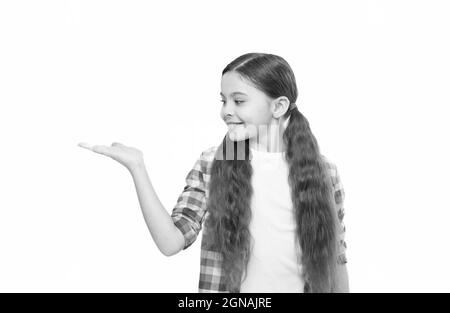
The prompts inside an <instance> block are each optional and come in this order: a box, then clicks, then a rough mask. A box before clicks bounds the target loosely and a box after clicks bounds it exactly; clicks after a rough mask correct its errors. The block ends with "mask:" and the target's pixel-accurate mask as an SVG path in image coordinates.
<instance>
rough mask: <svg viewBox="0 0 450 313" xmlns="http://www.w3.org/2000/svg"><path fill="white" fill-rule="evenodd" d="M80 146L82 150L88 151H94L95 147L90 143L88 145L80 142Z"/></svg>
mask: <svg viewBox="0 0 450 313" xmlns="http://www.w3.org/2000/svg"><path fill="white" fill-rule="evenodd" d="M78 146H80V147H81V148H85V149H88V150H92V147H93V145H91V144H88V143H86V142H80V143H79V144H78Z"/></svg>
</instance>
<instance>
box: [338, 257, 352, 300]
mask: <svg viewBox="0 0 450 313" xmlns="http://www.w3.org/2000/svg"><path fill="white" fill-rule="evenodd" d="M336 292H338V293H339V292H340V293H349V292H350V289H349V285H348V272H347V265H346V264H338V265H337V286H336Z"/></svg>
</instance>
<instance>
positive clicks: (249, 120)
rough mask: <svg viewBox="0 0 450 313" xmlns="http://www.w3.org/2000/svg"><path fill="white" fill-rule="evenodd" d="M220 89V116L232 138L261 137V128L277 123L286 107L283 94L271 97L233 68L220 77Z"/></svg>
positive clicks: (286, 101)
mask: <svg viewBox="0 0 450 313" xmlns="http://www.w3.org/2000/svg"><path fill="white" fill-rule="evenodd" d="M221 89H222V91H221V92H220V95H221V97H222V103H223V105H222V108H221V111H220V116H221V118H222V119H223V120H224V121H225V123H226V124H227V126H228V135H229V138H230V139H231V140H233V141H241V140H245V139H247V138H249V139H251V140H252V139H255V138H256V137H257V136H259V137H261V136H264V135H263V134H262V133H263V132H261V130H267V129H268V128H269V126H270V125H271V124H274V122H275V123H276V122H277V121H278V119H279V117H281V116H282V115H283V114H284V113H285V112H286V110H287V108H288V106H289V100H288V99H287V98H286V97H280V98H278V99H275V100H274V99H271V98H269V97H267V96H266V94H264V93H263V92H262V91H260V90H259V89H257V88H255V87H253V85H251V84H250V83H248V82H247V81H244V80H243V78H242V77H241V76H240V75H239V74H238V73H236V72H234V71H230V72H227V73H225V74H224V75H223V76H222V81H221Z"/></svg>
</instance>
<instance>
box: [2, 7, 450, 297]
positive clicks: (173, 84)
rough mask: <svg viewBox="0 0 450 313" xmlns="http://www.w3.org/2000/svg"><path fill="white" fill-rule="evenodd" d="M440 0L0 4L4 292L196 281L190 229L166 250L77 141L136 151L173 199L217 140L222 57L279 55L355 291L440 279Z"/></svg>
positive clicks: (444, 174)
mask: <svg viewBox="0 0 450 313" xmlns="http://www.w3.org/2000/svg"><path fill="white" fill-rule="evenodd" d="M449 13H450V5H449V4H448V2H447V1H429V0H427V1H411V0H408V1H392V0H390V1H361V0H355V1H317V0H315V1H281V0H278V1H273V0H272V1H262V0H257V1H256V0H255V1H232V0H228V1H220V2H219V1H211V0H208V1H206V0H205V1H194V0H190V1H75V0H73V1H2V2H0V108H1V109H0V145H1V154H0V155H1V162H0V190H1V193H0V254H1V255H0V290H1V291H3V292H16V291H19V292H55V291H56V292H66V291H67V292H68V291H75V292H77V291H79V292H104V291H106V292H109V291H111V292H112V291H114V292H132V291H133V292H135V291H137V292H197V284H198V273H199V267H200V264H199V262H200V237H199V238H198V239H197V241H196V242H195V243H194V245H192V246H191V247H190V248H189V249H187V250H184V251H182V252H180V253H179V254H177V255H175V256H172V257H165V256H164V255H162V254H161V253H160V252H159V250H158V248H157V247H156V245H155V244H154V242H153V240H152V238H151V236H150V233H149V231H148V229H147V227H146V225H145V222H144V219H143V217H142V213H141V210H140V207H139V202H138V199H137V196H136V191H135V189H134V185H133V181H132V179H131V176H130V174H129V173H128V171H127V170H126V169H125V168H124V167H123V166H122V165H120V164H119V163H117V162H115V161H114V160H112V159H110V158H108V157H105V156H103V155H100V154H95V153H93V152H91V151H88V150H85V149H82V148H80V147H78V146H77V144H78V142H82V141H84V142H88V143H91V144H107V145H109V144H111V143H112V142H113V141H119V142H122V143H124V144H126V145H130V146H134V147H137V148H139V149H141V150H142V151H143V152H144V157H145V162H146V166H147V169H148V171H149V175H150V178H151V180H152V183H153V185H154V186H155V189H156V192H157V194H158V196H159V197H160V199H161V201H162V203H163V204H164V206H165V208H166V210H167V211H168V212H169V213H170V212H171V210H172V208H173V206H174V205H175V203H176V201H177V197H178V195H179V194H180V193H181V191H182V189H183V187H184V183H185V182H184V179H185V176H186V175H187V173H188V171H189V170H190V169H191V167H192V166H193V164H194V162H195V160H196V159H197V157H198V156H199V155H200V153H201V152H202V151H203V150H205V149H206V148H209V147H211V146H214V145H217V144H218V143H220V140H222V138H223V136H224V134H225V132H226V127H225V124H224V123H223V121H222V120H221V119H220V117H219V110H220V106H221V105H222V104H221V102H220V96H219V92H220V78H221V71H222V69H223V68H224V67H225V66H226V65H227V64H228V63H229V62H231V61H232V60H233V59H234V58H236V57H238V56H239V55H241V54H244V53H247V52H266V53H273V54H277V55H280V56H282V57H283V58H285V59H286V60H287V61H288V62H289V64H290V65H291V67H292V68H293V70H294V73H295V75H296V79H297V83H298V88H299V98H298V101H297V104H298V106H299V109H300V110H301V111H302V112H303V114H304V115H305V116H306V117H307V118H308V120H309V122H310V126H311V129H312V131H313V133H314V134H315V136H316V138H317V140H318V142H319V145H320V148H321V152H322V153H323V154H325V155H326V156H327V157H328V158H329V159H331V160H332V161H333V162H334V163H335V164H336V165H337V166H338V169H339V172H340V175H341V179H342V183H343V185H344V188H345V192H346V199H345V212H346V215H345V218H344V222H345V225H346V229H347V233H346V241H347V246H348V250H347V258H348V263H347V267H348V271H349V278H350V291H351V292H433V291H436V292H449V291H450V287H449V284H448V281H449V280H450V268H449V266H448V264H450V251H449V244H448V240H449V239H450V226H449V225H450V214H449V209H450V207H449V197H448V194H449V190H448V188H449V177H450V176H449V174H450V171H449V165H448V164H449V148H448V138H447V137H448V134H449V126H448V121H447V120H448V114H446V113H447V112H448V109H447V108H448V105H449V104H450V103H449V100H450V96H449V86H450V74H449V73H450V61H449V60H450V58H449V57H448V56H449V55H450V43H449V38H450V37H449V30H450V20H449V19H448V17H449Z"/></svg>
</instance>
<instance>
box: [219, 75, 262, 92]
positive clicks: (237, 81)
mask: <svg viewBox="0 0 450 313" xmlns="http://www.w3.org/2000/svg"><path fill="white" fill-rule="evenodd" d="M220 87H221V89H222V91H221V92H220V94H221V95H222V96H233V95H249V94H251V93H254V92H255V89H256V88H254V87H253V86H252V85H251V84H249V83H248V82H247V81H246V80H244V79H243V78H242V77H241V76H240V75H239V74H237V73H236V72H227V73H225V74H224V75H223V76H222V81H221V84H220Z"/></svg>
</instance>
